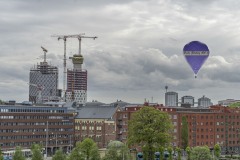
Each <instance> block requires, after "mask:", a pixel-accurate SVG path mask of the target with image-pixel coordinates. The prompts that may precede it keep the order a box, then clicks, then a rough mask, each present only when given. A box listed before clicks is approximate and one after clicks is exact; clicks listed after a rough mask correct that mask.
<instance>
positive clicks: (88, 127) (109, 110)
mask: <svg viewBox="0 0 240 160" xmlns="http://www.w3.org/2000/svg"><path fill="white" fill-rule="evenodd" d="M117 110H118V107H115V106H114V105H100V106H84V107H80V108H79V111H78V116H77V117H76V118H75V141H82V140H83V139H84V138H92V139H93V140H94V141H95V142H96V143H97V145H98V147H99V148H106V146H107V145H108V143H109V142H110V141H113V140H115V139H116V122H115V114H116V111H117Z"/></svg>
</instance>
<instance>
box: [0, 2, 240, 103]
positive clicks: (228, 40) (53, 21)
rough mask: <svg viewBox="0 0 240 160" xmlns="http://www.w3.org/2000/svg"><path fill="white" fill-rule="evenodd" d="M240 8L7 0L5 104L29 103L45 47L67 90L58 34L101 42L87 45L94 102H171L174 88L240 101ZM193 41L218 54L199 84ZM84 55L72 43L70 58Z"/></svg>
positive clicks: (1, 30) (1, 81)
mask: <svg viewBox="0 0 240 160" xmlns="http://www.w3.org/2000/svg"><path fill="white" fill-rule="evenodd" d="M239 8H240V1H239V0H212V1H211V0H201V1H200V0H148V1H146V0H136V1H131V0H115V1H114V0H92V1H90V0H62V1H61V0H1V1H0V35H1V38H0V47H1V51H0V56H1V59H0V68H1V69H0V99H3V100H10V99H15V100H17V101H18V102H21V101H24V100H28V84H27V83H28V81H29V71H30V68H31V67H33V66H34V65H36V64H37V63H39V62H40V61H42V57H43V52H42V50H41V48H40V46H44V47H45V48H46V49H48V51H49V52H48V54H47V60H48V62H49V63H51V64H53V65H56V66H58V67H59V72H60V77H59V88H62V86H63V84H62V83H63V78H62V72H63V41H58V40H57V38H54V37H51V35H53V34H60V35H64V34H79V33H85V35H86V36H97V37H98V38H97V39H96V40H92V39H83V41H82V54H83V56H84V58H85V61H84V65H83V67H84V68H85V69H87V70H88V101H92V100H98V101H101V102H105V103H110V102H114V101H116V100H117V99H118V100H120V99H121V100H123V101H126V102H132V103H134V102H137V103H143V101H144V99H145V98H146V99H148V100H149V101H152V100H153V101H154V102H158V103H163V104H164V93H165V89H164V86H165V85H166V84H167V85H168V86H169V91H176V92H178V93H179V97H182V96H185V95H192V96H194V97H195V99H198V98H200V97H202V96H203V95H205V96H206V97H208V98H210V99H212V101H213V103H217V101H218V100H223V99H227V98H232V99H240V93H239V88H240V69H239V68H240V63H239V62H240V54H239V53H240V10H239ZM193 40H198V41H201V42H204V43H205V44H207V45H208V47H209V50H210V56H209V58H208V59H207V61H206V62H205V64H204V66H203V67H202V68H201V70H200V71H199V73H198V78H196V79H195V78H194V75H193V72H192V70H191V69H190V67H189V65H188V64H187V62H186V61H185V58H184V56H183V47H184V45H185V44H187V43H189V42H190V41H193ZM77 51H78V41H77V39H68V42H67V57H70V56H72V55H73V54H75V53H77ZM67 66H68V68H71V67H72V65H71V61H70V60H68V61H67ZM152 97H153V98H152Z"/></svg>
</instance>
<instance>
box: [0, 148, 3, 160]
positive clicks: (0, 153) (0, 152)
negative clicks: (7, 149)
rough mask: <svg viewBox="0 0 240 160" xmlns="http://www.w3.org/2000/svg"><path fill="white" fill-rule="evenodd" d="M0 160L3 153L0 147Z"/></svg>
mask: <svg viewBox="0 0 240 160" xmlns="http://www.w3.org/2000/svg"><path fill="white" fill-rule="evenodd" d="M0 160H3V153H2V149H1V148H0Z"/></svg>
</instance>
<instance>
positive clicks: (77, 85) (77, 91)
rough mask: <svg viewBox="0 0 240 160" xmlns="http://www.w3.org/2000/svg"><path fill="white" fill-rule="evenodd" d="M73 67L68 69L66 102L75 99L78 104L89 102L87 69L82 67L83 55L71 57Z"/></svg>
mask: <svg viewBox="0 0 240 160" xmlns="http://www.w3.org/2000/svg"><path fill="white" fill-rule="evenodd" d="M71 59H72V62H73V69H68V70H67V91H66V102H73V101H75V102H76V103H77V104H78V105H85V103H86V102H87V71H86V70H83V69H82V64H83V56H82V55H80V54H77V55H74V56H73V57H71Z"/></svg>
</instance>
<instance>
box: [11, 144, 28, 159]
mask: <svg viewBox="0 0 240 160" xmlns="http://www.w3.org/2000/svg"><path fill="white" fill-rule="evenodd" d="M25 159H26V158H25V157H24V155H23V152H22V149H21V147H16V149H15V153H14V155H13V160H25Z"/></svg>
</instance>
